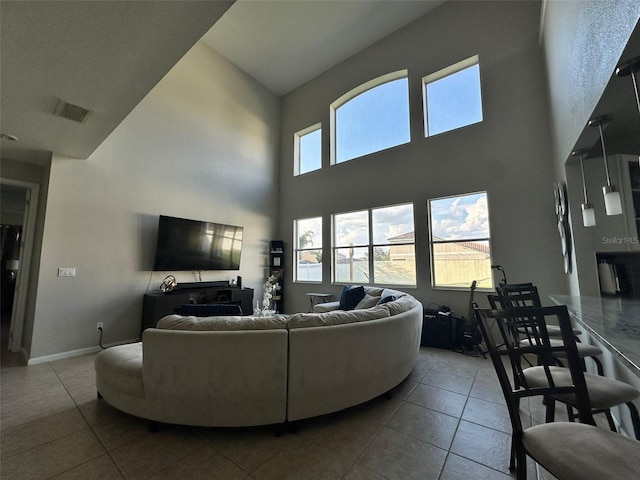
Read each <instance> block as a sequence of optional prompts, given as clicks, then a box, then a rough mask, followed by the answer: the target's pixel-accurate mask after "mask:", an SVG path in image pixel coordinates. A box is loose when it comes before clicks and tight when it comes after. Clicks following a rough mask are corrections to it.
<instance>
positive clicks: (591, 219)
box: [582, 203, 596, 227]
mask: <svg viewBox="0 0 640 480" xmlns="http://www.w3.org/2000/svg"><path fill="white" fill-rule="evenodd" d="M582 224H583V225H584V226H585V227H595V225H596V211H595V210H594V209H593V205H591V204H590V203H583V204H582Z"/></svg>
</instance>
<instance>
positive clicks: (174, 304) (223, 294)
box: [142, 286, 253, 330]
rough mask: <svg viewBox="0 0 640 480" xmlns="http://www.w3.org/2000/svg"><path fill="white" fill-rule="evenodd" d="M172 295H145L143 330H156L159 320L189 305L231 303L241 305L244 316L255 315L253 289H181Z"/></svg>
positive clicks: (215, 287)
mask: <svg viewBox="0 0 640 480" xmlns="http://www.w3.org/2000/svg"><path fill="white" fill-rule="evenodd" d="M178 287H179V288H178V289H176V290H174V291H173V292H170V293H163V292H153V293H145V295H144V299H143V303H142V330H144V329H145V328H154V327H155V326H156V323H158V320H160V319H161V318H162V317H165V316H167V315H171V314H172V313H175V310H176V309H177V308H179V307H180V305H184V304H188V303H227V304H229V303H231V304H235V305H240V308H241V309H242V314H243V315H251V314H252V313H253V288H238V287H231V286H202V287H200V288H198V287H191V286H189V287H188V288H184V287H180V286H178Z"/></svg>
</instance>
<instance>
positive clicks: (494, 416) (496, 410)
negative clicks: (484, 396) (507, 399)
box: [462, 398, 511, 434]
mask: <svg viewBox="0 0 640 480" xmlns="http://www.w3.org/2000/svg"><path fill="white" fill-rule="evenodd" d="M462 419H463V420H466V421H468V422H473V423H477V424H479V425H483V426H485V427H489V428H493V429H495V430H500V431H501V432H504V433H508V434H511V419H510V418H509V410H508V409H507V407H506V406H505V405H500V404H497V403H493V402H487V401H485V400H480V399H479V398H469V400H468V401H467V404H466V405H465V407H464V412H463V413H462Z"/></svg>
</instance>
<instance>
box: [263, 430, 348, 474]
mask: <svg viewBox="0 0 640 480" xmlns="http://www.w3.org/2000/svg"><path fill="white" fill-rule="evenodd" d="M352 464H353V462H352V461H351V460H349V459H347V458H346V457H343V456H342V455H339V454H337V453H334V452H332V451H330V450H328V449H327V448H324V447H322V446H320V445H316V444H313V443H310V442H305V441H303V440H300V439H298V438H297V439H296V440H295V441H293V442H291V443H289V444H288V445H287V446H286V447H284V448H283V449H282V450H280V451H279V452H278V453H277V454H276V455H274V456H273V457H272V458H270V459H269V460H268V461H267V462H266V463H264V464H263V465H262V466H261V467H260V468H258V469H257V470H256V471H255V472H253V473H252V475H253V476H254V477H255V478H256V479H257V480H339V479H341V478H342V477H343V475H344V474H345V473H346V472H347V470H349V468H350V467H351V465H352Z"/></svg>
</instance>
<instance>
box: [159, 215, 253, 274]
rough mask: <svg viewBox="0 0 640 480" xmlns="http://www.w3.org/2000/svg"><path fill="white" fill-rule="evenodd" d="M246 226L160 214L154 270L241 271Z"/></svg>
mask: <svg viewBox="0 0 640 480" xmlns="http://www.w3.org/2000/svg"><path fill="white" fill-rule="evenodd" d="M242 231H243V228H242V227H237V226H235V225H225V224H221V223H213V222H203V221H198V220H189V219H186V218H176V217H168V216H165V215H160V218H159V220H158V244H157V248H156V257H155V262H154V264H153V270H155V271H162V270H174V271H176V270H239V269H240V254H241V252H242Z"/></svg>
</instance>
